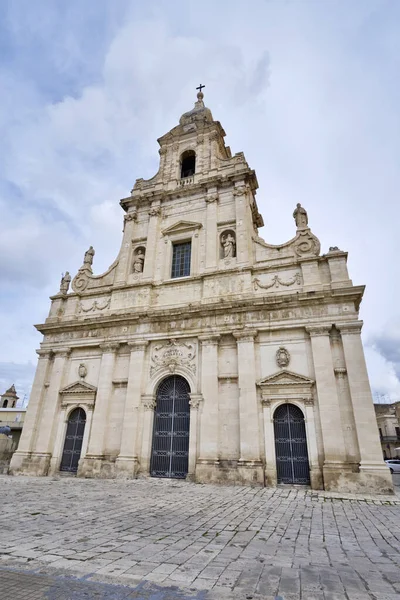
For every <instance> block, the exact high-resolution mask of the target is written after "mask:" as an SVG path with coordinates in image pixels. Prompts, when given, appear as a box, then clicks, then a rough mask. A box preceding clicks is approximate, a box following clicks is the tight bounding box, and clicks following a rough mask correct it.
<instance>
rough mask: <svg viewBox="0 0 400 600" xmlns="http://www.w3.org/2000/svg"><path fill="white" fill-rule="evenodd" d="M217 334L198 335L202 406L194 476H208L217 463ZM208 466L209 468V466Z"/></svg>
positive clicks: (202, 478)
mask: <svg viewBox="0 0 400 600" xmlns="http://www.w3.org/2000/svg"><path fill="white" fill-rule="evenodd" d="M219 338H220V336H219V335H214V334H210V335H203V336H199V341H200V343H201V392H202V395H203V399H204V402H203V406H202V411H201V425H200V457H199V461H198V464H197V467H196V476H197V477H200V478H201V480H204V478H207V479H208V477H209V475H207V472H208V471H210V470H211V471H212V470H213V465H216V464H218V460H219V454H218V451H219V449H218V342H219ZM209 467H210V468H209Z"/></svg>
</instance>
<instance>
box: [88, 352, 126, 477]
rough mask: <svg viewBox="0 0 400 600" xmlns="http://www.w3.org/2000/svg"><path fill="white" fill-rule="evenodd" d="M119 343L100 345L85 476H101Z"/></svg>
mask: <svg viewBox="0 0 400 600" xmlns="http://www.w3.org/2000/svg"><path fill="white" fill-rule="evenodd" d="M118 347H119V343H113V342H106V343H104V344H101V345H100V348H101V350H102V351H103V354H102V357H101V364H100V375H99V381H98V388H97V395H96V405H95V409H94V413H93V421H92V428H91V431H90V437H89V445H88V452H87V454H86V456H85V458H84V459H83V461H82V467H81V469H80V474H81V475H82V476H84V477H100V476H101V469H102V463H103V459H104V456H103V453H104V435H105V431H106V426H107V412H108V405H109V402H110V398H111V395H112V378H113V377H112V376H113V371H114V365H115V355H116V352H117V350H118Z"/></svg>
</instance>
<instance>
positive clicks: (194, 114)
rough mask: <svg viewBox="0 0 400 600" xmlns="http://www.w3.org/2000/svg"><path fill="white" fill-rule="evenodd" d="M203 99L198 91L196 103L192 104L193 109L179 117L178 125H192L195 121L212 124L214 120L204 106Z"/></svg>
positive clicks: (201, 93) (202, 95)
mask: <svg viewBox="0 0 400 600" xmlns="http://www.w3.org/2000/svg"><path fill="white" fill-rule="evenodd" d="M203 98H204V94H203V92H201V91H200V92H199V93H198V94H197V102H195V103H194V108H192V110H189V112H186V113H184V114H183V115H182V116H181V118H180V119H179V125H188V124H189V123H194V122H195V121H208V122H209V123H212V121H213V120H214V119H213V116H212V114H211V110H210V109H209V108H207V107H206V106H204V102H203Z"/></svg>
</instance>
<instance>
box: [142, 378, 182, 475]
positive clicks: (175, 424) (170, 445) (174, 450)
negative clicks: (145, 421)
mask: <svg viewBox="0 0 400 600" xmlns="http://www.w3.org/2000/svg"><path fill="white" fill-rule="evenodd" d="M189 393H190V387H189V384H188V382H187V381H186V379H184V378H183V377H181V376H180V375H172V376H171V377H168V378H167V379H164V381H162V382H161V383H160V385H159V387H158V390H157V398H156V400H157V402H156V410H155V415H154V426H153V444H152V452H151V461H150V475H151V476H152V477H170V478H175V479H184V478H185V477H186V475H187V472H188V463H189V425H190V406H189V399H190V396H189Z"/></svg>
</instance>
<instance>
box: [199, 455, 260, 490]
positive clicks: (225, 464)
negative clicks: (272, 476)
mask: <svg viewBox="0 0 400 600" xmlns="http://www.w3.org/2000/svg"><path fill="white" fill-rule="evenodd" d="M188 479H189V481H196V482H197V483H224V484H234V485H257V486H264V466H263V463H262V462H261V461H258V460H249V461H242V460H217V459H216V460H211V459H201V458H200V459H199V460H198V461H197V463H196V471H195V474H194V475H192V474H190V476H189V477H188Z"/></svg>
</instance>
